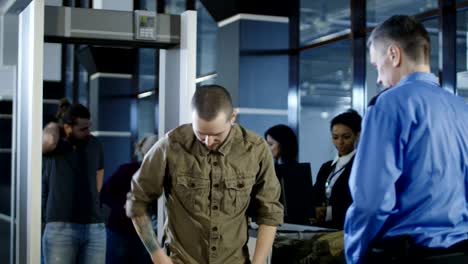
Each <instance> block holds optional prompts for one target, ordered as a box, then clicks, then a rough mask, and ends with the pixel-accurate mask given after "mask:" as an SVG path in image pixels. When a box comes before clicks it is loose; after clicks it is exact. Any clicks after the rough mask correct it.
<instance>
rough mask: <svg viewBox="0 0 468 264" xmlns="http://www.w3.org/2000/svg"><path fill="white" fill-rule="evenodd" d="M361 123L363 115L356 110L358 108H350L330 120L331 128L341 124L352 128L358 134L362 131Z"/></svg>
mask: <svg viewBox="0 0 468 264" xmlns="http://www.w3.org/2000/svg"><path fill="white" fill-rule="evenodd" d="M361 123H362V117H361V115H360V114H359V113H358V112H356V110H354V109H349V110H348V111H346V112H344V113H341V114H339V115H337V116H335V117H334V118H333V119H332V121H331V122H330V130H333V126H335V125H337V124H341V125H345V126H347V127H349V128H351V130H352V131H353V132H354V133H356V134H357V133H359V132H361Z"/></svg>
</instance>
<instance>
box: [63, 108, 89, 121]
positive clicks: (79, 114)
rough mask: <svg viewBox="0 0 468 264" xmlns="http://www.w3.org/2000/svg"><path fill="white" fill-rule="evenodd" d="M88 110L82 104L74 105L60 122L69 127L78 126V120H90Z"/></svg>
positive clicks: (64, 113)
mask: <svg viewBox="0 0 468 264" xmlns="http://www.w3.org/2000/svg"><path fill="white" fill-rule="evenodd" d="M90 117H91V114H90V113H89V110H88V108H86V107H85V106H84V105H82V104H72V105H71V106H69V107H68V108H67V109H66V110H65V111H64V112H63V114H62V116H61V118H60V121H61V122H62V123H63V124H67V125H76V123H77V119H78V118H83V119H90Z"/></svg>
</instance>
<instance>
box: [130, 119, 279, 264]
mask: <svg viewBox="0 0 468 264" xmlns="http://www.w3.org/2000/svg"><path fill="white" fill-rule="evenodd" d="M163 190H164V193H165V197H166V208H167V214H168V223H167V225H166V229H165V232H166V235H167V238H168V248H169V251H170V253H171V258H172V259H173V261H174V263H183V264H192V263H193V264H205V263H210V264H211V263H213V264H244V263H250V261H249V254H248V250H247V241H248V233H247V215H246V211H247V208H248V207H250V208H251V209H249V211H250V210H252V214H253V216H254V217H255V218H256V222H257V224H259V225H262V224H263V225H270V226H278V225H280V224H282V222H283V207H282V205H281V203H280V202H279V197H280V190H281V188H280V185H279V182H278V179H277V177H276V174H275V168H274V165H273V158H272V156H271V153H270V151H269V149H268V146H267V144H266V142H265V141H264V140H263V139H262V138H261V137H259V136H258V135H256V134H255V133H253V132H250V131H248V130H246V129H244V128H242V127H241V126H239V125H234V126H233V127H232V128H231V131H230V133H229V136H228V137H227V138H226V140H225V142H224V143H223V144H222V145H221V146H220V147H219V149H218V150H217V151H209V150H208V149H207V148H206V147H205V146H204V145H203V144H202V143H201V142H200V141H199V140H197V138H196V137H195V135H194V133H193V130H192V125H191V124H187V125H182V126H180V127H178V128H176V129H174V130H173V131H171V132H169V133H168V134H167V135H166V136H165V137H164V138H163V139H161V140H159V141H158V142H157V143H156V144H155V145H154V146H153V148H152V149H151V150H150V151H149V153H148V154H147V155H146V156H145V159H144V160H143V163H142V165H141V168H140V170H139V171H137V172H136V173H135V175H134V177H133V180H132V190H131V191H130V193H129V195H128V200H127V214H128V215H129V217H133V216H139V215H142V214H146V210H147V207H148V205H149V204H151V203H152V202H153V201H154V200H155V199H157V198H158V197H159V196H160V195H161V194H162V193H163Z"/></svg>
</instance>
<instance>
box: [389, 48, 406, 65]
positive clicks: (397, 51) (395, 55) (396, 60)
mask: <svg viewBox="0 0 468 264" xmlns="http://www.w3.org/2000/svg"><path fill="white" fill-rule="evenodd" d="M387 52H388V53H389V54H388V55H389V56H390V60H391V62H392V66H393V67H395V68H396V67H399V66H400V65H401V61H402V59H403V57H402V56H403V51H402V49H401V47H400V46H398V45H396V44H390V46H389V47H388V51H387Z"/></svg>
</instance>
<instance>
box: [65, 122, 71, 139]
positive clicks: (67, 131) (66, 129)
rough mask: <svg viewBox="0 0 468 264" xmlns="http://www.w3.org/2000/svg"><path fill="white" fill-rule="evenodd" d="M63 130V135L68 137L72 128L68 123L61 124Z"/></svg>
mask: <svg viewBox="0 0 468 264" xmlns="http://www.w3.org/2000/svg"><path fill="white" fill-rule="evenodd" d="M63 131H64V132H65V137H68V136H70V135H71V133H72V131H73V128H72V126H71V125H69V124H63Z"/></svg>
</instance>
